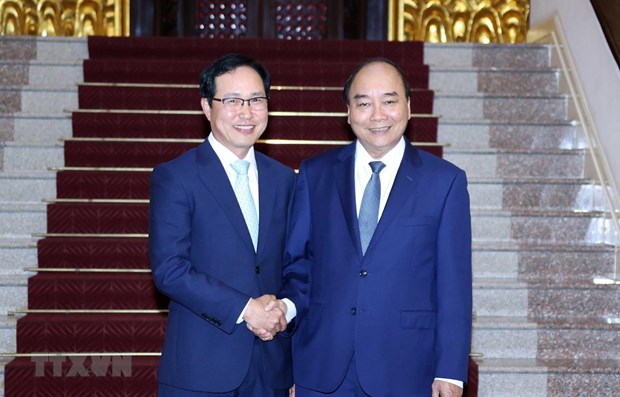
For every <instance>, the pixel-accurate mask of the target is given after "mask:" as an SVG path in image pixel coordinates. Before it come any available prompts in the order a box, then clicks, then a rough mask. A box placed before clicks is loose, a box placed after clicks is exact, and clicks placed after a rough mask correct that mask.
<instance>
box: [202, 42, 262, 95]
mask: <svg viewBox="0 0 620 397" xmlns="http://www.w3.org/2000/svg"><path fill="white" fill-rule="evenodd" d="M242 66H247V67H250V68H252V69H254V70H255V71H256V73H258V75H259V76H260V78H261V80H263V87H264V88H265V95H266V96H269V88H270V87H271V75H270V74H269V72H268V71H267V69H265V67H264V66H263V65H261V64H260V63H258V62H257V61H256V60H254V59H252V58H250V57H248V56H246V55H242V54H235V53H231V54H226V55H222V56H221V57H219V58H218V59H216V60H215V61H214V62H213V63H212V64H211V65H209V66H208V67H206V68H205V69H204V70H203V71H202V73H201V74H200V96H201V97H203V98H206V99H207V101H208V102H209V106H211V105H213V97H214V96H215V89H216V87H215V78H216V77H219V76H221V75H223V74H224V73H228V72H232V71H233V70H235V69H237V68H239V67H242Z"/></svg>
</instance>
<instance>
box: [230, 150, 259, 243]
mask: <svg viewBox="0 0 620 397" xmlns="http://www.w3.org/2000/svg"><path fill="white" fill-rule="evenodd" d="M230 166H231V167H232V168H233V169H234V170H235V172H236V173H237V179H236V180H235V187H234V190H235V195H236V196H237V201H238V202H239V207H241V212H242V213H243V217H244V218H245V223H246V225H247V226H248V230H249V232H250V237H252V243H253V244H254V251H256V247H257V244H258V214H257V213H256V205H254V199H253V198H252V193H251V192H250V182H249V179H248V168H249V167H250V163H249V162H247V161H245V160H237V161H235V162H233V163H232V164H231V165H230Z"/></svg>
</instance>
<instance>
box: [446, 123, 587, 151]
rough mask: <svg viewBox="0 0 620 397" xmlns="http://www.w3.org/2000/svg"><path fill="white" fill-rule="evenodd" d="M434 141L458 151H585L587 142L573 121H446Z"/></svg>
mask: <svg viewBox="0 0 620 397" xmlns="http://www.w3.org/2000/svg"><path fill="white" fill-rule="evenodd" d="M437 140H438V141H439V142H441V143H447V144H450V146H452V147H454V148H460V149H488V148H495V149H504V150H534V151H536V150H546V149H584V148H586V147H587V146H588V145H587V142H586V139H585V136H584V135H583V133H582V131H581V128H580V127H579V126H578V124H577V123H576V122H569V121H552V122H547V123H542V122H541V123H534V122H529V121H524V122H496V121H494V120H461V119H445V118H442V119H441V120H440V121H439V125H438V132H437Z"/></svg>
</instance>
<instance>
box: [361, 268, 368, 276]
mask: <svg viewBox="0 0 620 397" xmlns="http://www.w3.org/2000/svg"><path fill="white" fill-rule="evenodd" d="M366 276H368V272H367V271H366V270H362V271H361V272H360V277H366Z"/></svg>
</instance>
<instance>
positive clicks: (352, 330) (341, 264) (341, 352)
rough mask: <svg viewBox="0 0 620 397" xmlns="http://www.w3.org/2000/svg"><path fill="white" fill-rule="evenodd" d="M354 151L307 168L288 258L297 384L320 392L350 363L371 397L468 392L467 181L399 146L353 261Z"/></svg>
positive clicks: (285, 289) (348, 149) (300, 183)
mask: <svg viewBox="0 0 620 397" xmlns="http://www.w3.org/2000/svg"><path fill="white" fill-rule="evenodd" d="M354 161H355V142H354V143H352V144H351V145H348V146H346V147H344V148H340V149H336V150H333V151H330V152H327V153H325V154H322V155H319V156H317V157H315V158H313V159H310V160H307V161H305V162H304V163H303V164H302V165H301V168H300V173H299V176H298V178H297V184H296V188H295V193H294V196H293V202H292V204H291V214H290V217H289V222H290V223H289V224H290V230H289V232H288V233H289V235H288V236H287V245H286V251H285V268H284V276H285V285H284V287H283V289H282V291H281V293H280V294H279V296H281V297H288V298H290V299H291V300H292V301H293V303H294V304H295V305H296V307H297V310H298V313H297V318H296V320H295V321H296V329H295V330H294V335H293V367H294V378H295V384H296V385H300V386H302V387H306V388H310V389H314V390H319V391H323V392H329V391H332V390H334V389H336V388H337V387H338V386H339V384H340V382H341V381H342V379H343V378H344V376H345V374H346V371H347V369H348V366H349V364H350V362H351V358H352V357H353V356H354V363H355V365H356V369H357V374H358V377H359V380H360V382H361V386H362V388H363V389H364V390H365V391H366V392H367V393H368V394H370V395H372V396H376V397H380V396H391V397H394V396H406V397H417V396H420V397H422V396H423V397H428V396H430V395H431V384H432V382H433V379H434V378H435V377H443V378H451V379H459V380H463V381H466V379H467V365H468V356H469V351H470V335H471V321H472V304H471V299H472V298H471V219H470V208H469V195H468V192H467V180H466V175H465V173H464V172H463V171H462V170H461V169H459V168H457V167H456V166H454V165H452V164H451V163H449V162H447V161H445V160H443V159H440V158H438V157H436V156H433V155H431V154H428V153H427V152H424V151H420V150H418V149H416V148H414V147H412V146H410V145H407V147H406V149H405V153H404V157H403V160H402V162H401V165H400V168H399V170H398V172H397V175H396V179H395V181H394V185H393V187H392V190H391V192H390V195H389V198H388V201H387V204H386V206H385V209H384V211H383V214H382V216H381V218H380V221H379V223H378V225H377V228H376V230H375V233H374V235H373V237H372V240H371V241H370V244H369V246H368V249H367V252H366V255H364V256H363V255H362V252H361V248H360V241H359V231H358V222H357V215H356V205H355V185H354Z"/></svg>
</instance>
